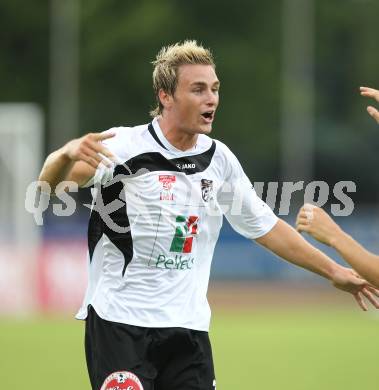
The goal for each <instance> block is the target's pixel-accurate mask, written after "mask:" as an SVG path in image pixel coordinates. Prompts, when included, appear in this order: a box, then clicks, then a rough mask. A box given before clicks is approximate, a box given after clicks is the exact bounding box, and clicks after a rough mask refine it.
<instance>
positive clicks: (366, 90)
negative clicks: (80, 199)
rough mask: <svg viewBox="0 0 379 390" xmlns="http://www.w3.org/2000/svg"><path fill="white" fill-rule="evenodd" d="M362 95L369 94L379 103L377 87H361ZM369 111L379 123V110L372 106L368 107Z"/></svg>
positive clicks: (368, 95)
mask: <svg viewBox="0 0 379 390" xmlns="http://www.w3.org/2000/svg"><path fill="white" fill-rule="evenodd" d="M359 89H360V91H361V95H362V96H367V97H369V98H372V99H375V100H376V101H377V102H378V103H379V91H378V90H377V89H373V88H368V87H360V88H359ZM367 112H368V113H369V114H370V115H371V116H372V117H373V118H374V119H375V120H376V122H377V123H378V124H379V111H378V110H377V109H376V108H375V107H372V106H368V107H367Z"/></svg>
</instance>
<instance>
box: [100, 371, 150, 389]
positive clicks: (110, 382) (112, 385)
mask: <svg viewBox="0 0 379 390" xmlns="http://www.w3.org/2000/svg"><path fill="white" fill-rule="evenodd" d="M100 390H143V386H142V383H141V381H140V380H139V379H138V377H137V375H135V374H133V373H131V372H129V371H117V372H114V373H113V374H111V375H109V376H108V377H107V378H106V379H105V381H104V383H103V386H101V389H100Z"/></svg>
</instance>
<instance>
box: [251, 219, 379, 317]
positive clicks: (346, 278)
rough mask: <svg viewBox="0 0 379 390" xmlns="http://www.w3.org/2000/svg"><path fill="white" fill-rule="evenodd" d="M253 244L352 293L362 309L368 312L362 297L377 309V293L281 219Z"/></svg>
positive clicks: (378, 304)
mask: <svg viewBox="0 0 379 390" xmlns="http://www.w3.org/2000/svg"><path fill="white" fill-rule="evenodd" d="M256 241H257V242H258V243H259V244H261V245H263V246H264V247H266V248H267V249H269V250H270V251H272V252H274V253H275V254H277V255H278V256H280V257H282V258H283V259H285V260H287V261H289V262H290V263H292V264H295V265H297V266H299V267H302V268H305V269H307V270H309V271H311V272H314V273H316V274H318V275H321V276H323V277H325V278H327V279H329V280H330V281H331V282H332V283H333V285H334V286H335V287H336V288H339V289H341V290H343V291H347V292H349V293H351V294H352V295H353V296H354V297H355V299H356V301H357V302H358V304H359V306H360V307H361V308H362V309H363V310H367V306H366V304H365V302H364V300H363V297H364V296H365V297H366V298H367V299H368V300H369V301H370V302H371V303H372V304H373V305H374V306H375V307H376V308H379V302H378V301H377V300H376V299H375V297H374V295H373V293H376V290H375V289H373V288H372V287H371V286H370V285H369V283H367V282H366V281H365V280H363V279H361V278H360V277H358V276H357V275H356V274H355V273H354V271H353V270H350V269H348V268H345V267H342V266H340V265H339V264H337V263H336V262H334V261H333V260H332V259H330V258H329V257H328V256H326V255H325V254H324V253H322V252H321V251H319V250H318V249H316V248H315V247H313V246H312V245H310V244H309V243H308V242H307V241H306V240H305V239H304V238H303V237H301V235H300V234H299V233H298V232H296V230H295V229H293V228H292V227H291V226H290V225H288V224H287V223H286V222H284V221H283V220H280V219H279V221H278V222H277V224H276V225H275V226H274V228H273V229H271V230H270V231H269V232H268V233H267V234H265V235H264V236H262V237H260V238H258V239H256Z"/></svg>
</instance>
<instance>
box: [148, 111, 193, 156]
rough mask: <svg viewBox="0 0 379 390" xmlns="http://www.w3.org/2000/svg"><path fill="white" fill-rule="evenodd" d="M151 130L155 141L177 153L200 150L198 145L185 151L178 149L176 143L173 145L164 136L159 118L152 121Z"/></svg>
mask: <svg viewBox="0 0 379 390" xmlns="http://www.w3.org/2000/svg"><path fill="white" fill-rule="evenodd" d="M149 132H150V134H151V135H152V136H153V138H154V139H155V141H156V142H157V143H158V144H159V145H160V146H162V147H163V148H164V149H166V150H169V151H171V152H174V153H176V154H177V153H180V154H188V153H197V152H198V149H197V147H196V145H195V146H194V147H193V148H191V149H189V150H185V151H183V150H180V149H177V148H176V147H175V146H174V145H171V144H170V142H168V140H167V138H166V137H165V136H164V134H163V131H162V129H161V127H160V126H159V122H158V118H154V119H153V121H152V122H151V126H150V125H149Z"/></svg>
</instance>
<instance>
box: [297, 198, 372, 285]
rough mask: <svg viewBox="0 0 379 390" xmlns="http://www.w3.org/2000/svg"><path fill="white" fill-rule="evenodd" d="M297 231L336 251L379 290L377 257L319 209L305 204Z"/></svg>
mask: <svg viewBox="0 0 379 390" xmlns="http://www.w3.org/2000/svg"><path fill="white" fill-rule="evenodd" d="M296 226H297V230H298V231H299V232H307V233H309V234H310V235H311V236H313V237H314V238H315V239H316V240H318V241H320V242H322V243H324V244H326V245H329V246H331V247H333V248H334V249H336V250H337V252H338V253H339V254H340V256H341V257H342V258H343V259H344V260H345V261H346V262H347V263H349V264H350V265H351V266H352V267H353V268H354V269H355V270H356V271H357V272H358V273H359V274H360V275H362V277H364V278H365V279H366V280H368V281H369V282H370V283H372V284H373V285H374V286H376V287H378V288H379V256H377V255H375V254H373V253H371V252H369V251H368V250H366V249H365V248H363V247H362V246H361V245H360V244H359V243H358V242H357V241H355V240H354V239H353V238H352V237H351V236H349V235H348V234H347V233H346V232H344V231H343V230H342V229H341V228H340V227H339V226H338V225H337V224H336V223H335V222H334V221H333V219H332V218H331V217H329V215H328V214H327V213H326V212H325V211H324V210H322V209H321V208H319V207H316V206H314V205H311V204H305V205H304V206H303V207H302V208H301V209H300V211H299V213H298V215H297V220H296Z"/></svg>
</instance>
